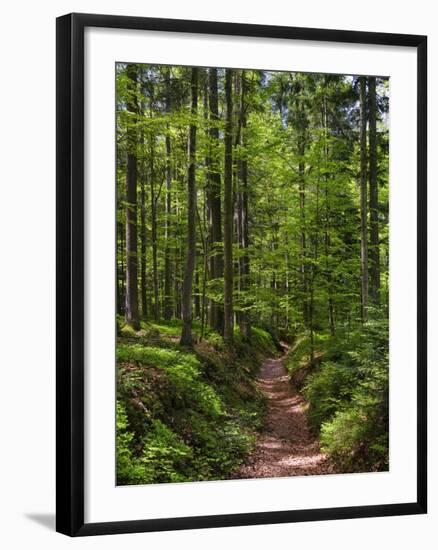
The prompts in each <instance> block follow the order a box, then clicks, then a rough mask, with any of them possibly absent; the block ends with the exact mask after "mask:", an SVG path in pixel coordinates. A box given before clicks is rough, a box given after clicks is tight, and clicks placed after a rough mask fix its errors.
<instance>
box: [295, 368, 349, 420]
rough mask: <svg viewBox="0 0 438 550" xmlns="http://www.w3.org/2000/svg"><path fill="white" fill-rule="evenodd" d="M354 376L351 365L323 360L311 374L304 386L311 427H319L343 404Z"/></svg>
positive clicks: (347, 396)
mask: <svg viewBox="0 0 438 550" xmlns="http://www.w3.org/2000/svg"><path fill="white" fill-rule="evenodd" d="M354 385H355V376H354V373H353V372H352V369H351V367H346V366H344V365H338V364H336V363H332V362H325V363H322V365H321V366H320V367H319V368H318V370H317V371H316V372H314V373H313V374H311V375H310V376H309V377H308V379H307V383H306V386H305V388H304V395H305V397H306V399H307V400H308V401H309V419H310V423H311V425H312V427H313V428H316V429H319V428H320V426H321V424H322V423H323V422H324V421H326V420H328V419H329V418H330V417H331V416H332V415H333V414H334V413H335V412H336V411H337V410H338V409H339V408H341V407H342V406H343V404H344V403H345V401H347V400H348V399H349V398H350V396H351V393H352V390H353V388H354Z"/></svg>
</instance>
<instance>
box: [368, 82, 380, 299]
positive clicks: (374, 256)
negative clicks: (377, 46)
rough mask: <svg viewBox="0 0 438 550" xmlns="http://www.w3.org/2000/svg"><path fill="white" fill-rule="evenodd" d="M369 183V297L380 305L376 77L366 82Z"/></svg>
mask: <svg viewBox="0 0 438 550" xmlns="http://www.w3.org/2000/svg"><path fill="white" fill-rule="evenodd" d="M368 93H369V96H368V99H369V111H368V112H369V117H368V120H369V136H368V139H369V141H368V144H369V167H370V170H369V172H370V174H369V181H370V297H371V299H372V301H373V302H374V303H375V304H377V305H378V304H379V303H380V248H379V211H378V208H379V195H378V186H377V132H376V116H377V108H376V77H374V76H373V77H370V78H369V80H368Z"/></svg>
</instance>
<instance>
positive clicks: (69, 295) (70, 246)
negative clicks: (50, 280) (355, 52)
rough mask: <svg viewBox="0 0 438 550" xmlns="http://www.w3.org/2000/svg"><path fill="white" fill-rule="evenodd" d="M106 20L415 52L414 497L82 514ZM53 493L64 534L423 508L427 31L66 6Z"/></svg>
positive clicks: (60, 39) (60, 23)
mask: <svg viewBox="0 0 438 550" xmlns="http://www.w3.org/2000/svg"><path fill="white" fill-rule="evenodd" d="M86 27H107V28H118V29H137V30H157V31H169V32H180V33H188V32H189V33H201V34H216V35H232V36H246V37H260V38H266V37H268V38H282V39H289V40H311V41H326V42H342V43H352V44H358V43H360V44H374V45H382V46H407V47H411V48H415V49H416V52H417V67H418V69H417V92H418V96H417V197H418V199H417V239H418V240H417V276H418V278H417V304H418V309H417V342H418V343H417V382H418V385H417V415H418V416H417V427H418V429H417V499H416V501H415V502H407V503H399V504H382V505H372V506H352V507H340V508H323V509H311V510H293V511H278V512H260V513H239V514H226V515H214V516H197V517H177V518H160V519H147V520H135V521H120V522H119V521H115V522H114V521H113V522H105V523H85V522H84V495H85V492H84V422H85V418H84V29H85V28H86ZM56 56H57V80H56V85H57V100H56V102H57V104H56V114H57V127H56V131H57V151H56V164H57V171H56V178H57V228H56V230H57V268H56V269H57V311H56V315H57V333H56V344H57V355H56V361H57V371H56V377H57V382H56V391H57V407H56V414H57V425H56V426H57V427H56V435H57V443H56V453H57V456H56V460H57V473H56V484H57V497H56V529H57V531H58V532H60V533H64V534H66V535H70V536H85V535H99V534H115V533H133V532H145V531H161V530H177V529H199V528H207V527H225V526H242V525H258V524H267V523H270V524H274V523H286V522H300V521H321V520H329V519H346V518H364V517H377V516H392V515H407V514H424V513H426V510H427V439H426V438H427V435H426V430H427V427H426V422H427V416H426V397H427V393H426V392H427V390H426V388H427V372H426V365H427V361H426V359H427V358H426V349H427V348H426V344H427V342H426V338H427V336H426V333H427V332H426V328H427V327H426V323H427V319H426V307H427V305H426V298H427V294H426V292H427V290H426V289H427V272H426V262H427V258H426V237H427V235H426V227H427V218H426V215H427V210H426V177H427V173H426V164H427V38H426V37H425V36H417V35H404V34H388V33H373V32H356V31H342V30H326V29H311V28H295V27H280V26H267V25H250V24H236V23H223V22H209V21H186V20H173V19H156V18H144V17H124V16H114V15H94V14H79V13H73V14H68V15H65V16H62V17H59V18H58V19H57V44H56Z"/></svg>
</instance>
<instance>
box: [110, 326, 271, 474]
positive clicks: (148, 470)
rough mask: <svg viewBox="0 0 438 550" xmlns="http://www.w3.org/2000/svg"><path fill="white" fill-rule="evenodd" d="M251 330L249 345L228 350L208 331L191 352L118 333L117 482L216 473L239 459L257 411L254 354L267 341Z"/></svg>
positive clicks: (267, 347) (250, 441) (267, 346)
mask: <svg viewBox="0 0 438 550" xmlns="http://www.w3.org/2000/svg"><path fill="white" fill-rule="evenodd" d="M160 328H161V327H160ZM164 335H166V331H164ZM254 337H255V344H254V349H251V348H250V347H249V346H248V345H247V344H246V343H241V344H238V345H237V351H235V352H232V356H230V355H229V353H230V352H225V351H222V352H218V349H217V348H216V347H214V346H213V345H212V343H213V344H215V346H217V347H218V348H221V338H220V337H219V336H218V335H215V334H214V333H213V332H212V331H209V333H208V336H207V338H206V341H205V342H204V343H203V344H202V345H200V346H198V347H197V348H195V349H194V350H193V351H192V352H187V351H181V350H179V349H177V348H173V349H171V348H166V347H159V346H150V345H144V343H142V342H139V341H136V340H132V339H129V340H126V339H124V338H122V339H121V341H120V342H119V344H118V346H117V364H118V407H117V453H118V455H117V478H118V483H119V484H122V485H123V484H138V483H160V482H180V481H190V480H192V481H193V480H204V479H223V478H224V476H225V477H226V476H228V475H229V474H230V472H231V471H232V470H233V469H234V468H236V467H237V466H239V465H240V464H241V462H242V461H243V460H244V458H245V457H246V456H247V454H248V453H249V452H250V450H251V448H252V446H253V445H254V430H255V429H257V428H258V427H259V426H260V425H261V419H262V414H263V411H264V401H263V398H262V396H261V395H260V393H259V392H258V390H257V388H256V387H255V385H254V382H253V375H254V369H255V368H256V366H257V357H260V356H261V354H263V353H265V354H266V353H270V352H271V351H272V350H273V349H274V346H273V343H272V340H271V338H270V336H269V334H267V333H266V332H265V331H263V330H260V329H257V328H256V329H254ZM257 354H260V355H257Z"/></svg>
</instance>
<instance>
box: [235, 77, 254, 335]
mask: <svg viewBox="0 0 438 550" xmlns="http://www.w3.org/2000/svg"><path fill="white" fill-rule="evenodd" d="M241 80H242V82H241V99H240V145H241V148H242V151H243V157H242V158H241V159H240V165H239V178H240V187H241V188H240V189H239V196H238V208H239V215H238V219H239V225H240V228H239V236H240V240H239V244H240V247H241V248H242V249H243V251H244V253H243V254H242V255H241V256H240V258H239V272H240V290H241V291H242V293H243V294H244V296H245V293H247V292H248V288H249V256H248V246H249V231H248V160H247V156H246V155H247V152H246V147H247V135H246V126H247V108H248V105H247V100H246V93H247V86H246V80H245V71H244V70H242V72H241ZM243 305H244V307H246V306H247V297H245V298H244V301H243ZM239 328H240V332H241V334H242V336H243V337H244V338H246V339H248V338H249V337H250V335H251V323H250V317H249V314H248V312H247V311H246V310H244V311H241V312H240V315H239Z"/></svg>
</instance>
